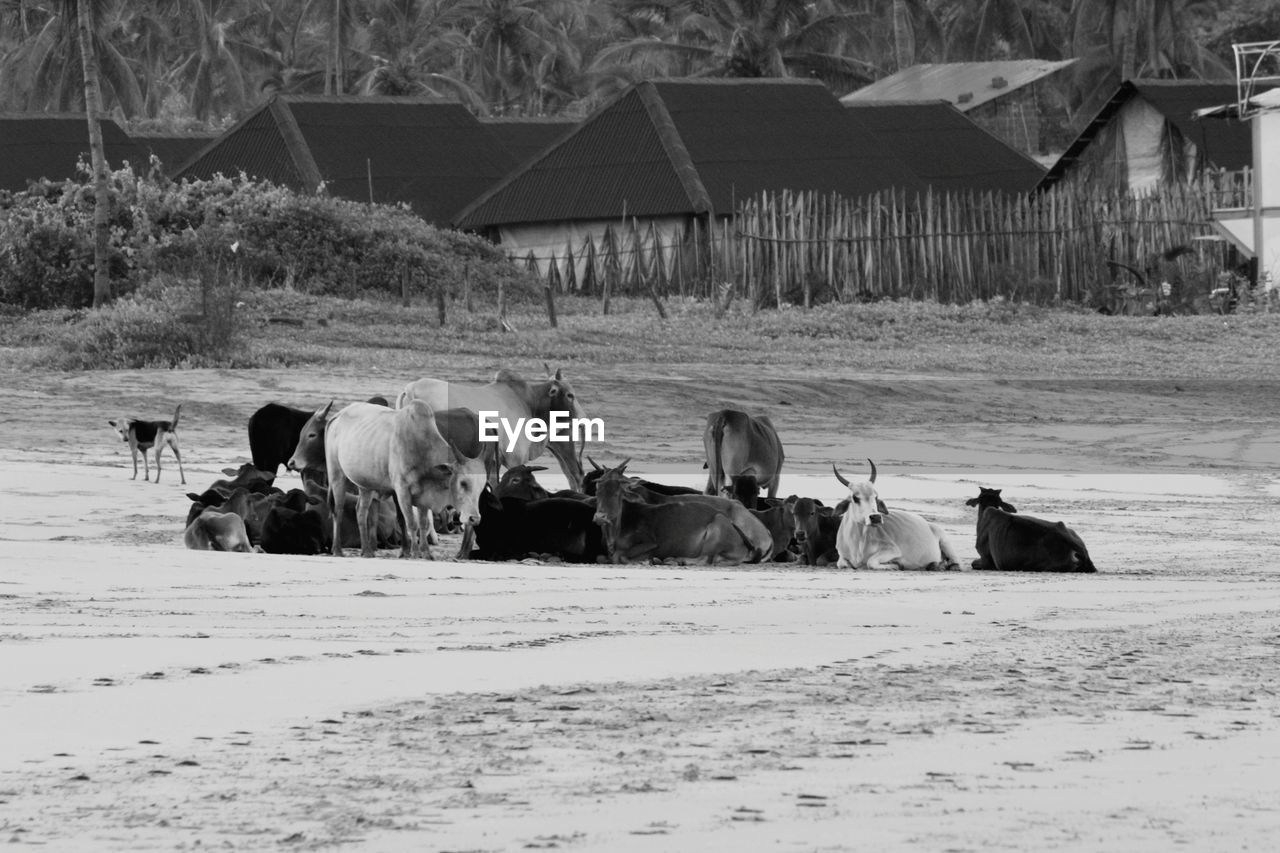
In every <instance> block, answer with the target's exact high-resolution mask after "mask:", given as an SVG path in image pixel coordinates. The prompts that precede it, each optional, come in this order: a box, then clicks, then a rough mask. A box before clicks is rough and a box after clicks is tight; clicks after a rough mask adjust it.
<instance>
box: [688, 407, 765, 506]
mask: <svg viewBox="0 0 1280 853" xmlns="http://www.w3.org/2000/svg"><path fill="white" fill-rule="evenodd" d="M702 443H703V446H704V448H705V449H706V452H707V462H706V464H705V465H704V466H703V467H704V468H706V469H707V488H706V493H707V494H708V495H719V494H720V489H721V488H722V487H723V486H724V484H725V479H726V478H730V479H732V478H734V477H745V476H748V475H749V476H752V477H754V478H755V479H754V483H755V485H757V486H758V487H759V488H761V489H767V490H768V493H769V497H771V498H774V497H777V496H778V481H779V479H780V478H781V476H782V462H783V452H782V441H781V440H780V439H779V438H778V431H777V430H776V429H774V427H773V421H771V420H769V418H768V417H766V416H764V415H760V416H758V417H754V418H753V417H751V416H750V415H748V414H747V413H746V412H740V411H738V410H737V409H721V410H720V411H718V412H712V413H711V414H710V415H708V416H707V426H706V429H705V430H703V433H702ZM738 487H739V486H738V484H736V483H735V484H734V488H735V494H736V489H737V488H738ZM744 488H745V486H744ZM752 509H754V506H753V507H752Z"/></svg>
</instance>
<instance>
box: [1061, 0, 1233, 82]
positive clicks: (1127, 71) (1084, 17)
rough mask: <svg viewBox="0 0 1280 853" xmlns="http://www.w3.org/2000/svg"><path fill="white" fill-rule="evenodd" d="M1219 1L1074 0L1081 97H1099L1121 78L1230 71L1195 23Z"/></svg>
mask: <svg viewBox="0 0 1280 853" xmlns="http://www.w3.org/2000/svg"><path fill="white" fill-rule="evenodd" d="M1221 6H1222V2H1221V0H1075V2H1074V4H1073V6H1072V9H1071V33H1072V48H1073V52H1074V54H1075V55H1076V56H1079V57H1081V61H1080V62H1079V63H1078V64H1077V66H1076V68H1075V79H1076V87H1077V99H1078V100H1080V101H1083V102H1085V104H1086V105H1088V104H1089V103H1090V102H1097V101H1099V100H1100V99H1103V98H1106V97H1107V96H1108V95H1109V94H1110V93H1111V92H1112V91H1114V90H1115V87H1116V86H1117V85H1119V84H1120V82H1121V81H1124V80H1132V79H1136V78H1139V77H1164V78H1174V79H1207V78H1211V77H1220V78H1224V79H1225V78H1229V77H1231V76H1232V71H1231V70H1230V69H1229V68H1228V67H1227V66H1226V65H1225V63H1223V62H1222V60H1220V59H1219V58H1218V57H1216V56H1214V55H1213V54H1212V53H1211V52H1210V51H1208V50H1207V49H1205V48H1204V47H1202V46H1201V45H1200V44H1199V43H1198V42H1197V40H1196V27H1195V25H1196V24H1197V23H1200V22H1203V21H1205V20H1207V19H1209V18H1210V17H1211V16H1212V15H1214V14H1215V13H1216V12H1217V11H1218V10H1219V9H1220V7H1221Z"/></svg>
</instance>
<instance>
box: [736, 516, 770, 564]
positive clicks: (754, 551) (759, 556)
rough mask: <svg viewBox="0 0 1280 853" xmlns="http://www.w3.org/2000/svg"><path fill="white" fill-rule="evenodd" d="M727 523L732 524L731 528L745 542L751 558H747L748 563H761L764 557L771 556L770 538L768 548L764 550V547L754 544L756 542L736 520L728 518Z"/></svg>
mask: <svg viewBox="0 0 1280 853" xmlns="http://www.w3.org/2000/svg"><path fill="white" fill-rule="evenodd" d="M729 523H730V524H732V525H733V529H734V530H736V531H738V535H739V536H741V537H742V541H743V542H744V543H745V544H746V546H747V550H748V551H749V552H750V554H751V559H749V560H747V562H748V563H763V562H764V561H765V558H766V557H772V556H773V554H772V551H773V541H772V539H770V541H769V550H767V551H766V550H765V549H763V548H760V547H759V546H757V545H756V544H755V543H754V542H753V541H752V540H751V536H750V535H748V533H747V531H745V530H743V529H742V528H741V527H739V526H738V523H737V522H736V521H734V520H733V519H730V520H729Z"/></svg>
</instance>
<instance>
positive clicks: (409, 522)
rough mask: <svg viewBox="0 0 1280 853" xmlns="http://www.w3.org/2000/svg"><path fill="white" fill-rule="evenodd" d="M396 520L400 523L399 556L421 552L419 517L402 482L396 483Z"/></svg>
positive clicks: (407, 556)
mask: <svg viewBox="0 0 1280 853" xmlns="http://www.w3.org/2000/svg"><path fill="white" fill-rule="evenodd" d="M396 504H397V509H399V510H400V511H399V512H398V513H396V522H397V523H398V524H399V525H400V557H401V558H402V559H406V558H409V557H416V556H418V555H419V554H420V553H421V548H420V543H419V537H420V536H422V528H421V519H420V518H419V516H418V513H417V507H415V506H414V505H413V498H412V497H411V496H410V494H409V488H408V487H407V486H406V485H405V484H404V483H398V484H397V485H396Z"/></svg>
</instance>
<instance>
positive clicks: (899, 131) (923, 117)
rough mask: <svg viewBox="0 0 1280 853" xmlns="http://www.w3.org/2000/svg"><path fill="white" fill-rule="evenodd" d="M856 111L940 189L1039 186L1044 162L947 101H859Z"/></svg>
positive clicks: (1025, 188)
mask: <svg viewBox="0 0 1280 853" xmlns="http://www.w3.org/2000/svg"><path fill="white" fill-rule="evenodd" d="M845 109H846V110H848V111H849V112H850V113H853V114H856V115H857V116H858V117H859V118H860V119H862V121H863V122H864V123H865V124H866V126H867V127H868V128H870V129H871V132H872V133H874V134H875V135H876V136H878V137H879V138H880V139H881V140H882V141H883V142H885V143H887V144H888V146H889V148H890V149H891V150H893V152H894V153H895V154H897V156H898V158H899V159H901V160H902V161H903V162H904V163H906V164H907V166H908V167H910V169H911V171H913V172H915V173H916V175H918V176H919V177H920V179H921V180H922V181H924V182H925V183H926V184H929V185H930V186H932V187H934V188H935V189H938V190H943V191H948V190H996V191H999V192H1007V193H1025V192H1030V191H1031V190H1033V189H1035V186H1036V184H1038V183H1039V182H1040V179H1041V178H1042V177H1043V176H1044V171H1045V170H1044V168H1043V167H1042V166H1041V165H1040V164H1039V163H1037V162H1036V161H1035V160H1032V159H1031V158H1030V157H1028V156H1027V155H1025V154H1023V153H1022V152H1021V151H1019V150H1017V149H1016V148H1013V147H1012V146H1010V145H1008V144H1007V143H1006V142H1004V141H1003V140H1002V139H1000V138H999V137H997V136H994V135H993V134H991V133H988V132H987V131H986V130H984V129H983V128H981V127H979V126H978V125H977V124H974V122H973V121H972V120H971V119H969V118H968V117H966V116H965V115H964V113H962V112H960V111H959V110H957V109H956V108H955V107H953V106H951V105H950V104H948V103H947V102H946V101H865V102H862V101H855V102H853V103H850V104H848V105H846V107H845Z"/></svg>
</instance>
